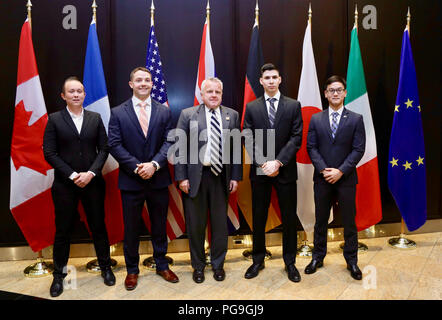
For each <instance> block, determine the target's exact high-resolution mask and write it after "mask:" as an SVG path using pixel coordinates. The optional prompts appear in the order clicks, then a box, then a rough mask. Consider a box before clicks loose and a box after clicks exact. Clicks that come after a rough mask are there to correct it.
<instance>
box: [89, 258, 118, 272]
mask: <svg viewBox="0 0 442 320" xmlns="http://www.w3.org/2000/svg"><path fill="white" fill-rule="evenodd" d="M117 264H118V263H117V261H116V260H114V259H111V269H112V270H114V269H115V268H116V266H117ZM86 270H87V272H90V273H99V272H101V269H100V265H99V264H98V259H94V260H92V261H89V262H88V263H87V265H86Z"/></svg>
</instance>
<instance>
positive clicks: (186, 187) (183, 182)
mask: <svg viewBox="0 0 442 320" xmlns="http://www.w3.org/2000/svg"><path fill="white" fill-rule="evenodd" d="M179 187H180V189H181V191H183V192H184V193H189V189H190V183H189V180H181V181H180V185H179Z"/></svg>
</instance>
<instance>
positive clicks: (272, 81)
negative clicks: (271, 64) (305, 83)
mask: <svg viewBox="0 0 442 320" xmlns="http://www.w3.org/2000/svg"><path fill="white" fill-rule="evenodd" d="M259 82H260V83H261V85H262V86H263V88H264V91H265V93H267V95H269V96H271V97H273V96H274V95H275V94H276V93H277V92H278V90H279V85H280V84H281V76H280V75H279V72H278V70H267V71H264V73H263V74H262V76H261V78H259Z"/></svg>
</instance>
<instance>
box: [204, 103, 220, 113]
mask: <svg viewBox="0 0 442 320" xmlns="http://www.w3.org/2000/svg"><path fill="white" fill-rule="evenodd" d="M204 109H206V112H210V110H211V109H210V108H208V107H207V106H206V105H204ZM214 110H215V113H217V114H218V113H220V106H218V107H217V108H216V109H214Z"/></svg>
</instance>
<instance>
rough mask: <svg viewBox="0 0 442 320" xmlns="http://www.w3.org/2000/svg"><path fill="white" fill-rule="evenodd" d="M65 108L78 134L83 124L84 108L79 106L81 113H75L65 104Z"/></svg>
mask: <svg viewBox="0 0 442 320" xmlns="http://www.w3.org/2000/svg"><path fill="white" fill-rule="evenodd" d="M66 110H67V111H68V112H69V115H70V116H71V118H72V121H74V124H75V127H76V128H77V131H78V134H80V132H81V126H82V125H83V118H84V109H83V108H81V114H80V115H78V116H77V115H76V114H74V113H72V112H71V110H69V108H68V107H67V106H66Z"/></svg>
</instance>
